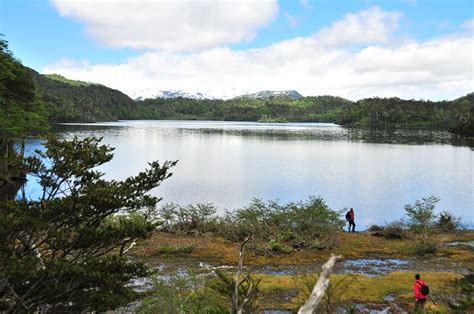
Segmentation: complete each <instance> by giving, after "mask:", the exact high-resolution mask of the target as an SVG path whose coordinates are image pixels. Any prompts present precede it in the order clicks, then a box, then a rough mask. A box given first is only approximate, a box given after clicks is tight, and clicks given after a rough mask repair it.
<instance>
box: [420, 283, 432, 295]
mask: <svg viewBox="0 0 474 314" xmlns="http://www.w3.org/2000/svg"><path fill="white" fill-rule="evenodd" d="M420 293H421V294H422V295H423V296H427V295H428V294H430V288H428V286H427V285H420Z"/></svg>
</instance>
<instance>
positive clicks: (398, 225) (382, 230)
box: [369, 221, 409, 240]
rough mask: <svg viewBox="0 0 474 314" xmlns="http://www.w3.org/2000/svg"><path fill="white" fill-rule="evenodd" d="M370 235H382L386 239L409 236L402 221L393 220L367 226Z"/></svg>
mask: <svg viewBox="0 0 474 314" xmlns="http://www.w3.org/2000/svg"><path fill="white" fill-rule="evenodd" d="M369 231H371V232H372V235H374V236H377V237H384V238H386V239H399V240H402V239H407V238H409V233H408V230H407V229H406V227H405V224H404V223H403V221H394V222H391V223H389V224H387V225H385V226H383V227H382V226H378V225H372V226H371V227H370V228H369Z"/></svg>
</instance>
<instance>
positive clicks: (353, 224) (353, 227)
mask: <svg viewBox="0 0 474 314" xmlns="http://www.w3.org/2000/svg"><path fill="white" fill-rule="evenodd" d="M351 226H352V232H354V230H355V227H356V224H355V223H354V220H349V232H351Z"/></svg>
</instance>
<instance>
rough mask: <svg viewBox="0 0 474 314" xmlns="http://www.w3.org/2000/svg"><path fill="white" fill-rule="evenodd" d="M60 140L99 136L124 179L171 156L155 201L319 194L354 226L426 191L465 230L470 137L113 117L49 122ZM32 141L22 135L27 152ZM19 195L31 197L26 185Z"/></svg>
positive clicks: (227, 205) (109, 169)
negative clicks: (352, 218)
mask: <svg viewBox="0 0 474 314" xmlns="http://www.w3.org/2000/svg"><path fill="white" fill-rule="evenodd" d="M53 131H54V132H56V133H57V134H59V135H60V136H61V137H64V138H71V137H73V136H78V137H85V136H91V135H95V136H100V137H103V143H105V144H108V145H111V146H112V147H115V148H116V149H115V158H114V159H113V160H112V161H111V162H110V163H108V164H106V165H104V166H102V167H101V168H100V170H101V171H103V172H105V173H106V177H107V178H110V179H112V178H113V179H124V178H126V177H127V176H130V175H133V174H136V173H137V172H139V171H140V170H142V169H144V168H145V167H146V165H147V163H148V162H150V161H153V160H160V161H164V160H179V162H178V165H177V166H176V167H175V168H173V171H172V172H173V176H172V177H171V178H169V179H168V180H166V181H165V182H164V183H163V184H162V185H161V186H160V187H158V188H156V189H155V190H153V191H152V193H153V194H155V195H158V196H160V197H163V201H162V204H164V203H168V202H175V203H179V204H183V205H184V204H189V203H198V202H199V203H213V204H215V205H216V206H217V207H218V208H219V211H220V212H224V210H232V209H235V208H238V207H242V206H245V205H247V204H249V202H250V201H251V200H252V199H253V198H261V199H263V200H280V201H281V202H289V201H299V200H304V199H307V198H308V197H309V196H311V195H314V196H321V197H323V198H324V199H325V200H326V202H327V204H328V205H329V206H330V207H331V208H332V209H335V210H342V209H343V208H346V207H347V208H349V207H353V208H354V209H355V211H356V224H357V228H356V229H359V230H360V229H365V228H366V227H368V226H369V225H371V224H373V223H378V224H382V223H385V222H391V221H393V220H398V219H400V218H403V216H404V205H405V204H412V203H414V202H415V201H416V200H417V199H421V198H423V197H428V196H430V195H435V196H437V197H439V198H441V201H440V202H439V204H438V206H437V209H436V212H440V211H441V210H448V211H450V212H453V213H454V214H456V215H457V216H462V221H463V223H464V224H465V225H467V226H468V227H470V228H472V227H473V226H474V224H473V223H474V213H473V204H474V150H473V143H472V142H469V141H468V140H465V139H462V138H460V137H458V136H455V135H452V134H450V133H448V132H444V131H435V130H389V131H387V130H378V131H377V130H369V129H354V128H344V127H341V126H337V125H333V124H321V123H282V124H278V123H273V124H272V123H254V122H217V121H119V122H107V123H95V124H64V125H56V126H55V127H54V128H53ZM39 147H41V141H40V140H39V139H30V140H29V141H28V145H27V148H28V150H29V151H30V152H31V151H32V150H33V149H35V148H39ZM27 193H28V195H30V196H32V197H34V196H35V195H38V193H39V191H38V185H37V184H35V183H34V182H31V181H30V182H29V184H28V186H27Z"/></svg>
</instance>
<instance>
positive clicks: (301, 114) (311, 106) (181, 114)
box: [137, 93, 474, 136]
mask: <svg viewBox="0 0 474 314" xmlns="http://www.w3.org/2000/svg"><path fill="white" fill-rule="evenodd" d="M137 106H138V108H139V111H140V112H141V114H140V115H141V117H142V118H152V119H185V120H186V119H190V120H225V121H261V122H288V121H297V122H334V123H338V124H341V125H349V126H359V127H362V126H364V127H376V128H395V127H398V128H415V127H424V128H439V129H445V130H449V131H451V132H454V133H458V134H462V135H466V136H474V118H473V117H474V93H471V94H469V95H466V96H464V97H460V98H458V99H456V100H453V101H439V102H434V101H425V100H403V99H400V98H368V99H362V100H359V101H357V102H352V101H349V100H347V99H343V98H340V97H333V96H318V97H302V98H299V99H291V98H289V97H282V96H279V97H271V98H268V99H250V98H235V99H230V100H191V99H184V98H177V99H146V100H143V101H138V102H137Z"/></svg>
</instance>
